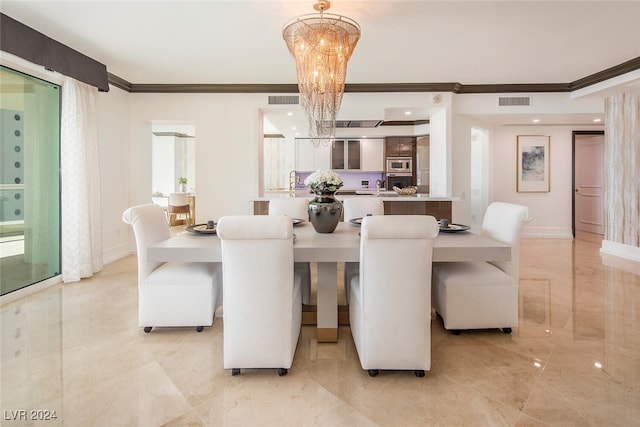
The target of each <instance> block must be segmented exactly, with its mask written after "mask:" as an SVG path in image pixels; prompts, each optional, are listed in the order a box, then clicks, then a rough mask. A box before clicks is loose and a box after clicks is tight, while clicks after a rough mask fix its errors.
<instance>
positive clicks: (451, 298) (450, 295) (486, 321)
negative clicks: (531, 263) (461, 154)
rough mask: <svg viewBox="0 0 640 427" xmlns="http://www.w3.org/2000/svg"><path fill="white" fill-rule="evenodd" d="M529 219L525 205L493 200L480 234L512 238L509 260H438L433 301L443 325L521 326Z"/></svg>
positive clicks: (504, 328) (507, 329) (507, 328)
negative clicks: (523, 246)
mask: <svg viewBox="0 0 640 427" xmlns="http://www.w3.org/2000/svg"><path fill="white" fill-rule="evenodd" d="M527 220H528V209H527V207H525V206H521V205H515V204H511V203H502V202H494V203H491V204H490V205H489V207H488V208H487V210H486V212H485V216H484V220H483V222H482V231H481V234H482V235H484V236H487V237H490V238H492V239H494V240H498V241H500V242H503V243H508V244H509V245H510V246H511V260H510V261H501V262H442V263H434V265H433V277H432V292H433V294H432V302H433V307H434V308H435V310H436V312H438V314H440V316H441V317H442V319H443V322H444V327H445V329H449V330H452V331H453V333H454V334H456V335H457V334H459V333H460V331H461V330H464V329H489V328H501V329H502V331H503V332H504V333H511V331H512V328H514V327H517V326H518V287H519V286H518V284H519V274H518V269H519V258H520V236H521V234H522V227H523V225H524V222H525V221H527Z"/></svg>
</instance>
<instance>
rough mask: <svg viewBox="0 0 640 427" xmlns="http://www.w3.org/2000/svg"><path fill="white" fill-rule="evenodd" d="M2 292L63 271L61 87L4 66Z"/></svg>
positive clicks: (0, 77) (0, 113)
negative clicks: (61, 260)
mask: <svg viewBox="0 0 640 427" xmlns="http://www.w3.org/2000/svg"><path fill="white" fill-rule="evenodd" d="M0 120H1V125H2V126H1V128H2V132H1V135H0V158H1V160H0V179H1V181H0V284H1V285H0V287H1V291H2V295H5V294H7V293H9V292H13V291H15V290H17V289H21V288H23V287H25V286H29V285H31V284H34V283H37V282H40V281H42V280H45V279H48V278H50V277H53V276H56V275H58V274H60V89H59V86H58V85H55V84H52V83H49V82H46V81H44V80H40V79H37V78H35V77H32V76H28V75H26V74H23V73H20V72H17V71H15V70H12V69H10V68H6V67H0Z"/></svg>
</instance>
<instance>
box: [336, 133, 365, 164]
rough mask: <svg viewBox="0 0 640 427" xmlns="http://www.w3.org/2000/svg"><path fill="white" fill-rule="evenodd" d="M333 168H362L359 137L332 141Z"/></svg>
mask: <svg viewBox="0 0 640 427" xmlns="http://www.w3.org/2000/svg"><path fill="white" fill-rule="evenodd" d="M331 169H337V170H353V171H359V170H361V169H362V165H361V146H360V140H359V139H336V140H334V141H333V142H332V143H331Z"/></svg>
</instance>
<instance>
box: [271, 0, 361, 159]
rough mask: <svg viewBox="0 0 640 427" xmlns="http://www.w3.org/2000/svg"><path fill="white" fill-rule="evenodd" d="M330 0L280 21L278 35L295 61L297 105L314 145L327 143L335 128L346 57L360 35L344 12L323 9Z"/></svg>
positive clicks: (317, 3)
mask: <svg viewBox="0 0 640 427" xmlns="http://www.w3.org/2000/svg"><path fill="white" fill-rule="evenodd" d="M330 5H331V4H330V2H328V1H317V2H316V3H315V4H314V5H313V8H314V9H315V10H317V11H318V12H320V13H312V14H309V15H302V16H299V17H297V18H294V19H292V20H291V21H289V22H287V23H286V24H285V25H284V28H283V30H282V37H283V38H284V40H285V41H286V43H287V47H288V48H289V52H291V54H292V55H293V57H294V59H295V61H296V71H297V74H298V91H299V92H300V99H301V102H300V103H301V105H302V108H303V109H304V111H305V113H306V114H307V118H308V119H309V137H310V138H311V142H312V143H313V145H314V146H315V147H318V146H319V145H320V143H323V144H325V145H326V144H328V143H329V141H330V140H331V139H333V137H334V134H335V129H336V115H337V114H338V110H339V109H340V104H341V102H342V94H343V93H344V81H345V78H346V76H347V61H348V60H349V58H351V54H352V53H353V49H354V48H355V46H356V43H358V40H359V39H360V26H359V25H358V24H357V23H356V22H355V21H353V20H352V19H349V18H347V17H344V16H339V15H333V14H330V13H324V11H325V10H327V9H329V6H330Z"/></svg>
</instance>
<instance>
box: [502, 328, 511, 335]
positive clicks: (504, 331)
mask: <svg viewBox="0 0 640 427" xmlns="http://www.w3.org/2000/svg"><path fill="white" fill-rule="evenodd" d="M502 332H503V333H505V334H510V333H511V328H502Z"/></svg>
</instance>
